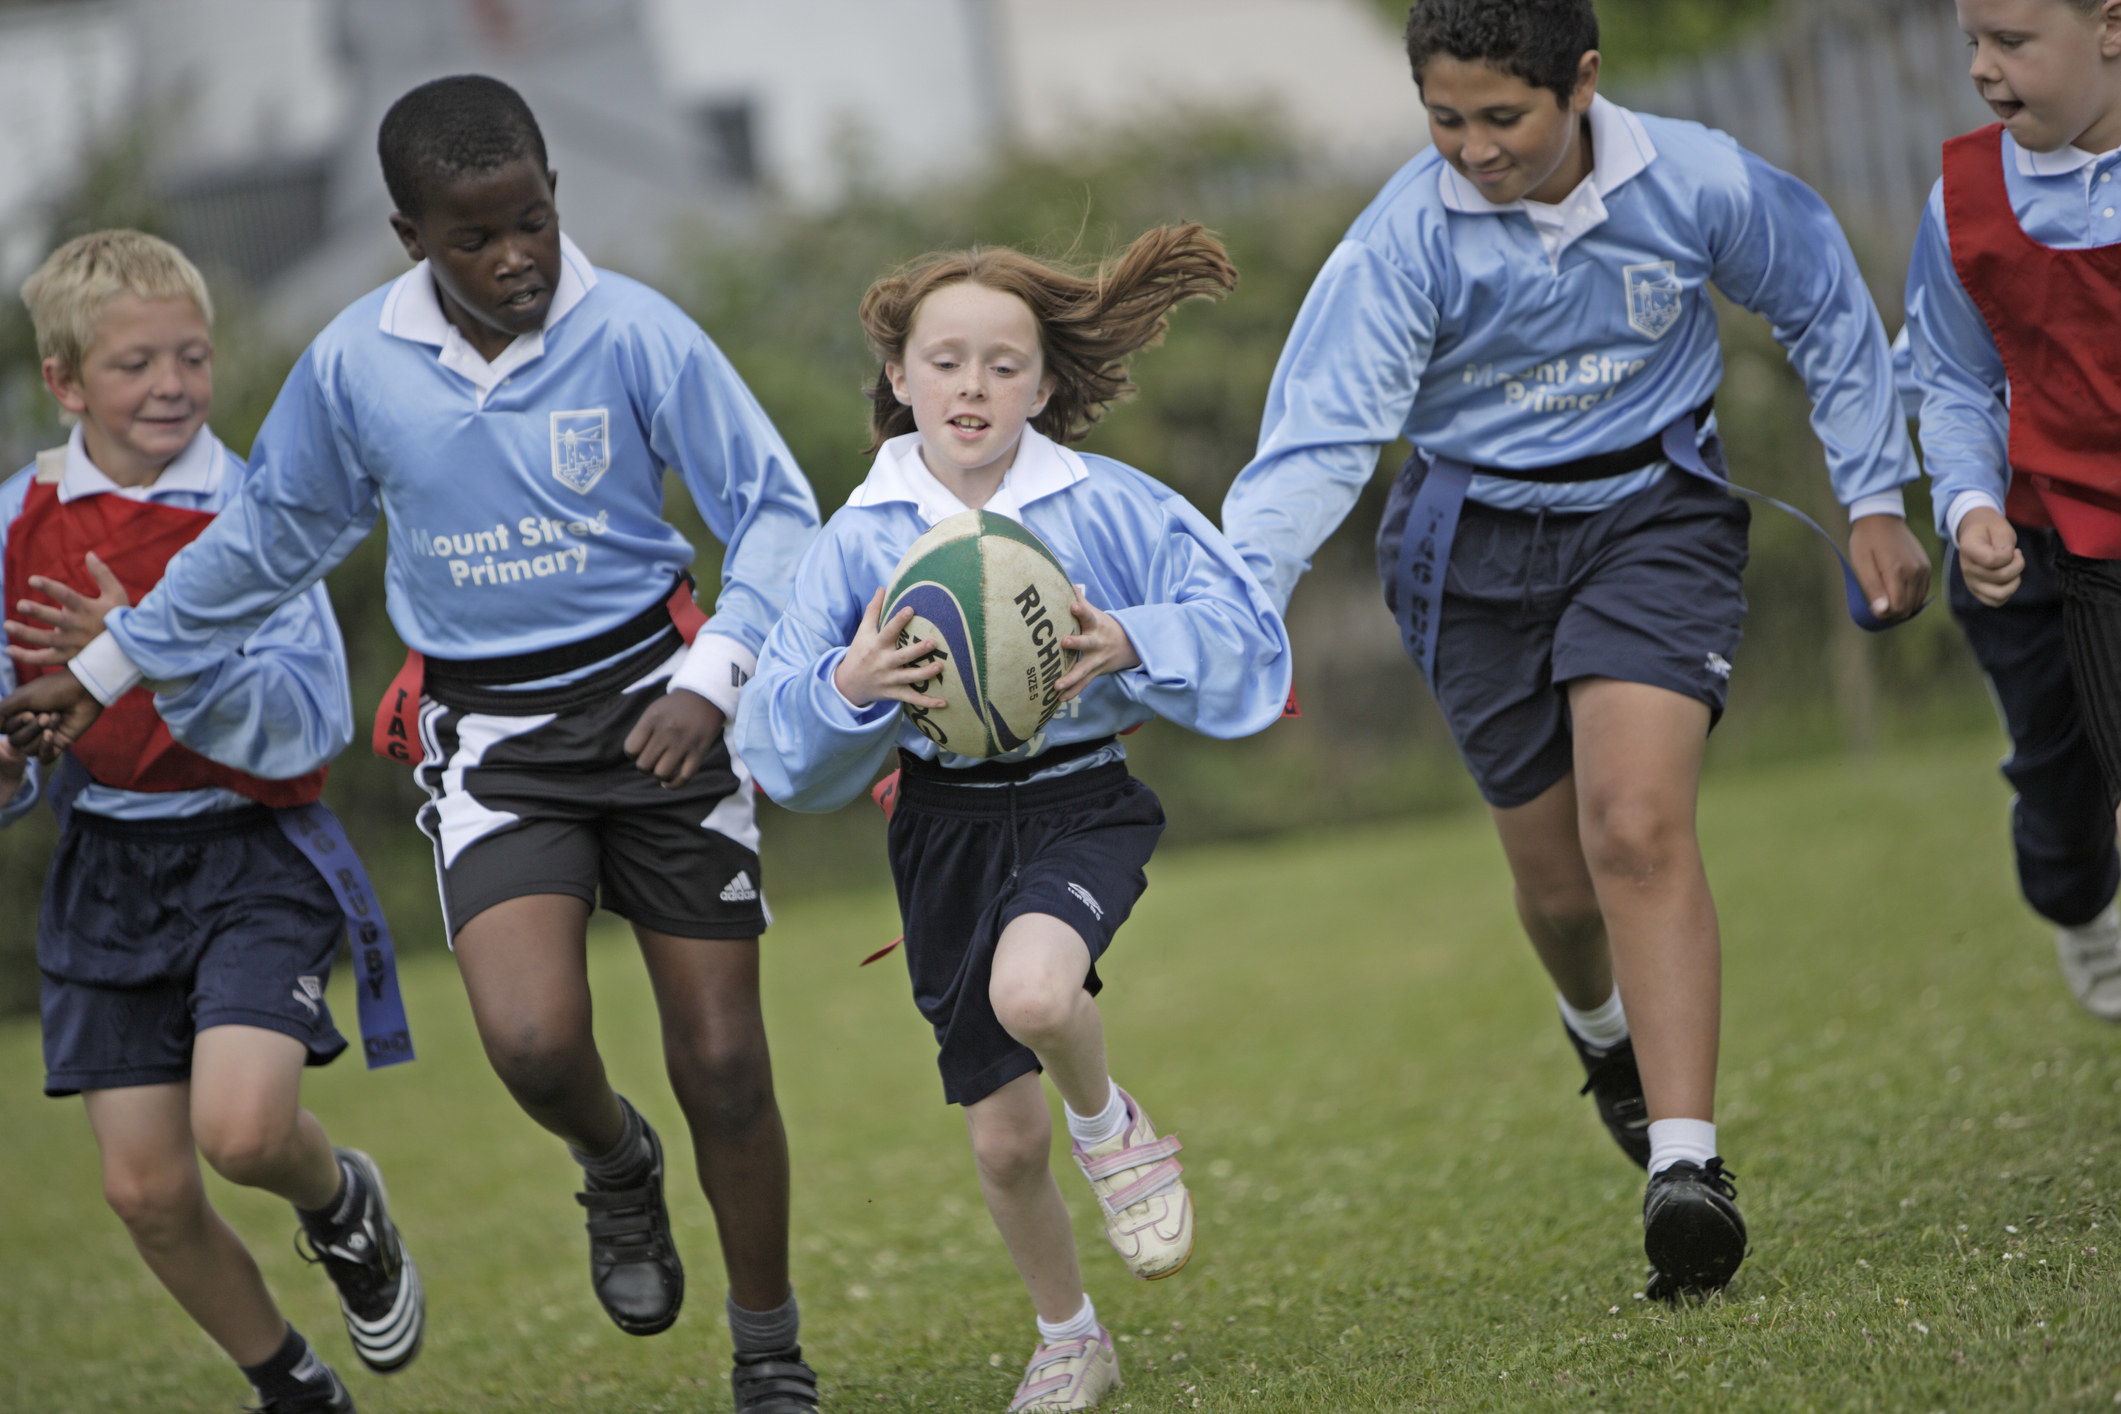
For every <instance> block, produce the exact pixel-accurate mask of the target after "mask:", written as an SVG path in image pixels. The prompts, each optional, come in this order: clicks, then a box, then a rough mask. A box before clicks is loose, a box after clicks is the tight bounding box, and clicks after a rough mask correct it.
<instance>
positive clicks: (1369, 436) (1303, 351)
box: [1223, 98, 1917, 604]
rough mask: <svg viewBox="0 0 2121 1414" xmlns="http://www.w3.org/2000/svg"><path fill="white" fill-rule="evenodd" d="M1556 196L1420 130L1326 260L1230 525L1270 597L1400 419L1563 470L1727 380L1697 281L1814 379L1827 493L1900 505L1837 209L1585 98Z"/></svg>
mask: <svg viewBox="0 0 2121 1414" xmlns="http://www.w3.org/2000/svg"><path fill="white" fill-rule="evenodd" d="M1590 125H1591V137H1592V156H1593V162H1594V166H1593V170H1592V172H1591V175H1590V176H1589V177H1587V178H1586V179H1585V180H1584V181H1583V182H1581V183H1579V184H1578V185H1577V187H1576V189H1575V190H1574V191H1573V192H1572V193H1570V195H1569V197H1568V199H1567V200H1565V201H1563V202H1561V203H1558V204H1556V205H1554V206H1551V207H1547V206H1540V205H1538V204H1536V203H1529V202H1521V201H1520V202H1512V203H1509V204H1507V205H1501V206H1498V205H1495V204H1493V203H1491V202H1489V201H1488V200H1487V198H1485V197H1483V196H1482V195H1481V194H1480V192H1479V190H1478V189H1477V188H1476V187H1474V185H1473V184H1472V183H1471V182H1469V181H1467V180H1466V179H1465V178H1464V177H1461V176H1460V175H1459V174H1458V173H1457V172H1455V171H1453V170H1452V168H1451V167H1450V165H1449V164H1448V163H1446V162H1445V161H1444V160H1443V158H1442V157H1441V156H1440V155H1438V154H1437V152H1436V151H1435V149H1433V148H1431V149H1429V150H1428V151H1425V152H1423V153H1422V154H1421V155H1420V156H1418V157H1416V158H1415V159H1414V160H1413V161H1411V162H1409V163H1408V164H1407V165H1406V166H1405V167H1403V168H1401V169H1400V172H1399V174H1398V175H1397V176H1395V177H1394V178H1393V179H1392V180H1391V181H1390V182H1388V183H1387V184H1386V185H1385V187H1384V190H1383V191H1381V192H1380V193H1379V194H1378V196H1377V199H1376V200H1375V201H1373V202H1372V203H1371V204H1370V207H1369V209H1368V210H1366V211H1365V212H1363V214H1362V215H1361V216H1360V217H1358V218H1357V219H1356V221H1355V224H1354V225H1353V226H1352V227H1350V228H1349V231H1348V234H1347V237H1346V238H1345V239H1344V240H1342V242H1341V243H1340V245H1339V247H1337V248H1336V249H1335V250H1334V252H1333V254H1332V255H1331V256H1330V257H1329V258H1328V259H1327V261H1326V264H1325V267H1324V269H1322V270H1321V271H1320V272H1319V275H1318V279H1317V281H1316V282H1315V283H1314V284H1313V285H1312V287H1311V292H1310V294H1309V295H1308V296H1307V297H1306V298H1305V300H1304V304H1303V308H1302V310H1301V311H1300V312H1299V313H1298V315H1297V317H1296V325H1295V327H1294V328H1293V329H1292V330H1291V331H1290V333H1289V339H1288V343H1287V344H1286V345H1285V346H1284V348H1283V349H1282V354H1281V361H1280V363H1279V364H1278V365H1277V366H1276V368H1275V370H1274V381H1273V383H1272V385H1271V386H1270V388H1269V389H1268V393H1267V410H1266V416H1265V418H1264V420H1263V423H1262V426H1261V429H1260V438H1259V450H1258V452H1257V454H1256V455H1255V456H1254V458H1253V460H1252V462H1251V464H1250V465H1248V466H1246V467H1245V469H1244V470H1243V471H1242V472H1240V473H1239V474H1238V477H1237V479H1236V481H1235V482H1233V483H1232V485H1231V487H1230V491H1229V494H1228V496H1227V497H1226V498H1225V499H1224V501H1223V529H1224V531H1225V533H1227V534H1228V535H1229V537H1230V539H1231V540H1232V541H1233V542H1234V543H1235V544H1236V545H1237V546H1238V548H1239V549H1240V550H1242V551H1243V552H1244V555H1245V560H1246V563H1247V564H1249V565H1250V566H1251V567H1252V569H1253V571H1254V573H1256V574H1257V575H1258V576H1259V579H1260V582H1261V583H1262V584H1264V585H1265V586H1266V588H1267V590H1268V592H1269V593H1270V594H1271V595H1272V596H1273V598H1274V600H1275V602H1276V603H1277V604H1287V603H1288V601H1289V596H1290V594H1291V593H1293V592H1294V590H1295V588H1296V581H1297V579H1298V578H1299V577H1300V576H1301V575H1302V574H1303V572H1304V571H1305V570H1306V569H1308V568H1309V567H1310V562H1309V557H1310V555H1311V553H1312V552H1313V551H1314V550H1316V549H1317V547H1318V546H1319V545H1320V544H1321V543H1323V542H1324V540H1325V538H1326V537H1327V536H1328V535H1330V534H1332V532H1333V530H1334V528H1335V527H1336V526H1338V525H1339V524H1340V522H1341V521H1342V519H1344V518H1345V517H1346V515H1347V513H1348V511H1349V509H1350V508H1352V507H1353V506H1354V504H1355V500H1356V497H1357V496H1358V495H1360V494H1361V492H1362V488H1363V486H1364V485H1365V484H1366V483H1367V482H1368V481H1369V479H1370V477H1371V475H1372V474H1373V473H1374V472H1375V470H1376V466H1377V455H1378V451H1379V449H1380V448H1381V447H1382V446H1384V445H1385V444H1386V443H1389V442H1391V441H1393V440H1395V439H1397V438H1400V437H1405V438H1406V439H1408V440H1409V441H1411V442H1412V443H1413V444H1414V445H1415V446H1417V447H1420V448H1422V449H1424V450H1426V451H1428V452H1430V453H1436V454H1442V455H1446V456H1450V457H1454V458H1457V459H1458V460H1460V461H1464V462H1470V463H1472V464H1474V465H1485V466H1501V467H1528V468H1529V467H1541V466H1553V465H1557V464H1559V463H1562V462H1567V461H1572V460H1575V459H1577V458H1579V457H1584V456H1589V455H1593V454H1595V453H1599V452H1609V451H1617V450H1620V449H1622V448H1625V447H1629V446H1632V445H1634V444H1635V443H1637V442H1640V441H1642V440H1644V439H1645V438H1647V437H1651V436H1654V435H1655V434H1656V433H1657V432H1659V431H1661V430H1662V429H1663V428H1664V427H1666V426H1667V425H1669V424H1671V423H1672V422H1675V421H1677V420H1678V419H1679V418H1681V417H1683V416H1685V415H1686V414H1687V413H1689V412H1691V411H1692V410H1693V409H1694V408H1696V407H1699V406H1700V405H1701V404H1702V403H1704V402H1706V401H1707V400H1708V398H1709V396H1710V394H1712V393H1713V392H1715V390H1716V386H1717V384H1718V383H1719V382H1721V381H1722V377H1723V358H1722V351H1721V349H1720V347H1719V345H1718V342H1717V331H1716V311H1715V308H1714V306H1713V305H1712V303H1711V302H1710V299H1709V295H1708V286H1709V285H1711V284H1713V285H1714V286H1715V287H1716V288H1717V289H1719V290H1721V291H1722V292H1723V293H1724V294H1725V295H1726V296H1727V297H1729V298H1730V299H1731V300H1732V301H1733V302H1735V303H1737V304H1739V305H1741V306H1743V307H1744V308H1746V309H1749V310H1753V311H1755V312H1756V313H1759V314H1762V315H1765V316H1766V317H1767V318H1768V320H1769V321H1770V323H1771V324H1772V325H1773V327H1774V332H1775V337H1776V338H1777V339H1778V340H1779V341H1780V342H1781V343H1782V345H1783V346H1784V347H1785V348H1786V349H1788V350H1789V356H1790V361H1791V362H1792V363H1793V364H1794V365H1795V366H1796V368H1797V371H1798V373H1799V374H1800V375H1801V376H1802V377H1803V379H1804V382H1805V386H1806V388H1807V389H1808V390H1809V392H1810V394H1811V397H1812V404H1813V409H1812V428H1813V431H1814V432H1816V433H1817V434H1818V437H1819V439H1820V441H1821V442H1822V443H1823V444H1824V445H1825V448H1826V460H1827V468H1828V471H1829V473H1830V474H1831V476H1832V478H1833V484H1834V491H1835V494H1836V496H1837V497H1838V498H1839V499H1840V500H1841V502H1842V503H1843V504H1844V505H1847V506H1848V507H1849V509H1850V512H1851V514H1852V515H1859V516H1860V515H1877V514H1891V515H1899V514H1902V513H1903V512H1902V507H1901V499H1900V492H1899V488H1900V487H1901V486H1902V485H1904V484H1905V483H1907V482H1909V481H1912V480H1913V479H1914V478H1915V476H1916V475H1917V471H1916V466H1915V459H1914V451H1913V448H1912V446H1911V445H1910V444H1909V442H1908V437H1907V429H1906V426H1905V425H1904V423H1903V422H1902V419H1901V416H1900V411H1899V407H1898V404H1897V403H1896V401H1895V399H1894V393H1893V373H1892V361H1891V358H1890V356H1889V354H1888V352H1887V346H1886V339H1885V331H1884V329H1883V328H1882V327H1881V326H1880V324H1879V320H1878V312H1877V308H1876V306H1875V305H1874V304H1873V303H1872V301H1871V297H1870V294H1869V292H1868V291H1867V290H1866V289H1865V288H1864V285H1863V280H1862V277H1861V275H1860V274H1859V273H1858V271H1857V268H1856V261H1855V257H1854V255H1853V254H1852V253H1851V252H1850V250H1849V246H1848V241H1847V238H1846V237H1845V236H1843V234H1842V232H1841V228H1840V226H1839V225H1838V224H1837V223H1836V222H1835V220H1834V216H1833V213H1832V212H1831V211H1829V210H1828V209H1827V207H1826V203H1825V202H1823V201H1821V200H1820V199H1819V197H1818V196H1817V195H1816V194H1815V193H1813V192H1812V191H1811V190H1810V189H1809V188H1808V187H1806V186H1805V185H1804V184H1803V183H1802V182H1799V181H1798V180H1797V179H1796V178H1794V177H1792V176H1790V175H1788V174H1787V173H1784V172H1780V171H1777V170H1776V169H1775V168H1773V167H1771V166H1769V165H1768V164H1767V163H1765V162H1763V161H1761V160H1760V159H1759V158H1757V157H1755V156H1753V155H1752V154H1751V153H1749V152H1747V151H1745V150H1744V149H1743V148H1741V147H1739V146H1738V144H1737V143H1735V142H1733V141H1732V140H1731V139H1730V138H1729V137H1728V136H1726V135H1725V134H1723V133H1720V132H1715V131H1712V130H1710V129H1708V128H1704V127H1702V126H1700V125H1699V124H1696V123H1687V122H1680V121H1677V120H1674V119H1669V118H1656V117H1650V116H1647V115H1640V114H1636V113H1632V112H1629V111H1628V110H1627V109H1624V108H1621V107H1619V106H1618V105H1616V104H1613V103H1610V102H1608V101H1606V100H1605V99H1603V98H1600V99H1596V100H1594V101H1593V103H1592V106H1591V113H1590ZM1667 469H1668V466H1667V464H1666V463H1662V462H1659V463H1657V464H1655V465H1652V466H1649V467H1645V468H1643V469H1642V470H1640V471H1636V472H1632V473H1629V474H1628V475H1625V476H1619V477H1612V478H1609V479H1606V480H1602V481H1590V482H1581V483H1576V484H1572V485H1553V484H1537V483H1532V482H1524V481H1512V480H1508V479H1504V478H1496V477H1486V476H1480V477H1475V478H1474V479H1473V482H1472V486H1471V488H1470V490H1469V492H1468V494H1469V495H1470V496H1471V497H1472V499H1474V500H1476V501H1479V502H1481V503H1483V504H1485V505H1490V506H1495V507H1498V508H1500V509H1504V510H1534V509H1545V510H1549V511H1594V510H1602V509H1604V508H1605V507H1608V506H1611V505H1614V504H1616V503H1618V502H1619V501H1621V500H1623V499H1625V498H1626V497H1628V496H1632V495H1634V494H1636V493H1637V492H1639V491H1641V490H1643V489H1645V488H1646V487H1648V486H1649V485H1651V484H1652V483H1653V482H1655V481H1656V480H1657V478H1658V477H1660V476H1662V475H1664V474H1665V472H1666V470H1667Z"/></svg>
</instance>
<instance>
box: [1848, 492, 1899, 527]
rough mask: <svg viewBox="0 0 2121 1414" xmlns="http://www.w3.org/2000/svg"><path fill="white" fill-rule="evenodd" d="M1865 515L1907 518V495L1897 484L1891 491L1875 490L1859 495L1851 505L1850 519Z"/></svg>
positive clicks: (1858, 518)
mask: <svg viewBox="0 0 2121 1414" xmlns="http://www.w3.org/2000/svg"><path fill="white" fill-rule="evenodd" d="M1865 516H1896V517H1898V518H1899V519H1901V520H1906V519H1907V497H1905V496H1903V495H1901V494H1900V488H1899V487H1897V486H1895V487H1894V488H1893V489H1892V490H1890V491H1874V492H1872V493H1871V494H1870V495H1868V496H1858V497H1857V498H1856V499H1855V501H1854V503H1853V504H1851V505H1850V506H1849V519H1850V520H1851V521H1858V520H1862V519H1863V518H1864V517H1865Z"/></svg>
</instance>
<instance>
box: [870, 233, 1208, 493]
mask: <svg viewBox="0 0 2121 1414" xmlns="http://www.w3.org/2000/svg"><path fill="white" fill-rule="evenodd" d="M967 281H969V282H971V283H973V284H977V285H985V286H986V287H987V288H988V289H990V290H999V291H1001V292H1002V293H1003V294H1009V295H1015V296H1016V297H1017V298H1018V299H1021V300H1022V301H1023V302H1024V303H1025V304H1027V305H1029V306H1030V307H1031V313H1032V316H1033V317H1034V318H1035V319H1036V320H1037V321H1038V336H1039V345H1040V352H1041V353H1042V354H1043V355H1044V357H1045V363H1046V372H1047V373H1048V374H1049V375H1051V376H1052V378H1053V380H1054V382H1053V396H1052V397H1050V398H1048V399H1047V400H1046V406H1045V410H1044V411H1042V412H1040V413H1039V415H1038V416H1037V417H1034V418H1032V419H1031V425H1032V426H1033V427H1036V428H1037V429H1038V430H1039V431H1040V432H1043V433H1044V434H1045V435H1046V436H1048V437H1051V438H1052V439H1053V440H1054V441H1056V442H1079V441H1081V440H1082V439H1083V438H1084V437H1085V436H1087V435H1089V432H1090V428H1091V426H1092V425H1093V424H1095V423H1096V421H1097V420H1098V419H1099V418H1100V417H1103V416H1104V415H1105V409H1106V407H1108V406H1109V405H1111V404H1112V403H1115V402H1118V401H1120V400H1121V399H1123V398H1126V397H1128V396H1130V395H1132V393H1133V392H1134V384H1133V382H1132V381H1131V380H1130V379H1129V378H1128V377H1127V357H1128V355H1130V354H1132V353H1134V352H1135V351H1136V350H1138V349H1142V348H1146V347H1147V346H1149V345H1150V344H1154V343H1156V342H1157V341H1158V340H1160V339H1162V338H1163V336H1164V327H1165V325H1166V324H1167V322H1168V321H1167V320H1166V318H1165V316H1166V315H1167V314H1169V313H1170V311H1171V308H1172V306H1173V305H1176V304H1178V303H1179V302H1180V301H1182V300H1189V299H1221V298H1222V297H1223V296H1224V295H1226V294H1228V293H1229V292H1230V291H1231V290H1232V289H1235V288H1236V286H1237V267H1236V266H1234V265H1232V264H1231V263H1230V257H1229V255H1228V254H1227V253H1226V252H1225V251H1224V250H1223V245H1222V242H1221V241H1219V240H1217V239H1216V238H1215V236H1214V235H1213V234H1212V233H1211V232H1210V231H1209V230H1208V229H1207V228H1206V227H1204V226H1202V225H1200V224H1199V223H1198V222H1192V221H1189V222H1187V223H1186V224H1184V225H1182V226H1158V227H1156V228H1154V229H1153V230H1149V231H1145V232H1143V233H1142V234H1141V235H1139V236H1137V237H1135V239H1134V241H1133V242H1132V243H1131V244H1129V245H1128V246H1127V248H1126V249H1125V250H1123V251H1121V252H1119V254H1117V255H1115V256H1113V257H1112V258H1111V259H1109V260H1107V261H1105V262H1104V263H1103V264H1102V265H1100V266H1098V267H1097V269H1095V270H1094V271H1091V272H1089V273H1088V274H1083V273H1081V272H1078V271H1075V270H1070V269H1067V268H1065V267H1062V266H1058V265H1050V264H1047V263H1046V262H1045V261H1042V260H1034V259H1032V258H1031V257H1030V256H1028V255H1025V254H1023V253H1022V252H1021V251H1015V250H1011V249H1009V248H1008V247H1007V246H975V247H974V248H972V249H971V250H952V251H938V252H936V253H934V254H931V255H924V256H922V257H921V258H920V259H918V260H915V261H913V262H912V263H910V264H908V265H905V266H903V267H901V268H900V269H898V270H896V271H894V272H892V273H891V274H889V275H886V276H885V277H884V278H883V279H881V280H879V281H877V282H876V283H875V284H873V285H871V286H870V287H869V292H868V293H867V294H865V295H863V296H862V311H861V319H862V331H863V332H864V333H865V334H867V335H868V336H869V350H870V352H872V353H874V354H875V355H876V356H877V358H879V359H881V360H882V361H883V362H884V363H886V364H893V363H902V362H904V361H905V357H906V339H907V337H908V336H909V335H910V334H911V333H912V332H913V316H914V314H915V313H916V312H917V311H918V310H919V309H920V307H921V301H922V300H924V299H926V298H928V296H930V295H932V294H934V293H935V292H936V291H937V290H940V289H942V288H944V287H945V286H948V285H956V284H962V283H965V282H967ZM869 401H870V403H871V404H872V409H871V412H870V418H869V430H870V436H871V441H870V445H869V450H870V451H871V452H874V451H876V450H877V448H879V447H881V446H883V445H884V443H886V442H888V441H890V440H891V439H892V438H893V437H896V436H899V435H900V434H902V433H906V432H911V431H913V430H914V425H913V409H912V408H910V407H907V406H906V405H905V404H904V403H902V402H900V401H899V400H898V397H897V395H896V394H895V393H893V392H892V390H891V375H890V371H889V369H884V370H880V371H879V372H878V373H877V376H876V381H875V382H874V383H873V384H872V385H871V386H870V388H869Z"/></svg>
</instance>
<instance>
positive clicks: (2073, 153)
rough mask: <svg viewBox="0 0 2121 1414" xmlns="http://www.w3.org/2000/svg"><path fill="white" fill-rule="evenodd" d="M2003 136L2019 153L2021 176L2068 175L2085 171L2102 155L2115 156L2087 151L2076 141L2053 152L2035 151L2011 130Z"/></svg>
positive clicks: (2019, 173)
mask: <svg viewBox="0 0 2121 1414" xmlns="http://www.w3.org/2000/svg"><path fill="white" fill-rule="evenodd" d="M2003 136H2004V140H2005V141H2007V142H2009V143H2010V145H2011V151H2012V152H2013V153H2015V154H2016V155H2017V159H2018V175H2019V176H2021V177H2066V176H2069V175H2070V174H2071V173H2072V172H2081V171H2083V170H2084V169H2085V168H2086V167H2089V166H2091V165H2092V163H2094V162H2097V161H2098V160H2100V159H2101V158H2102V157H2111V156H2113V153H2110V152H2086V151H2085V150H2084V149H2083V148H2081V147H2078V146H2077V145H2076V144H2075V143H2072V144H2070V145H2069V146H2068V147H2058V148H2056V149H2055V150H2054V151H2053V152H2035V151H2033V150H2032V149H2031V148H2029V147H2022V146H2020V145H2019V143H2018V140H2017V139H2016V138H2014V137H2012V136H2011V135H2010V133H2009V132H2005V133H2004V134H2003Z"/></svg>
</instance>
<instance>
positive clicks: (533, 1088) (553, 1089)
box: [486, 1028, 597, 1111]
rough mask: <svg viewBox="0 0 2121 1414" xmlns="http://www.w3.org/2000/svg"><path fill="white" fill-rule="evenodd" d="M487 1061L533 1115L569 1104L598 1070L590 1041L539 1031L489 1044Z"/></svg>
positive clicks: (522, 1032)
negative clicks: (579, 1087) (592, 1073)
mask: <svg viewBox="0 0 2121 1414" xmlns="http://www.w3.org/2000/svg"><path fill="white" fill-rule="evenodd" d="M486 1058H487V1060H488V1061H490V1062H491V1063H492V1065H493V1070H494V1074H496V1075H498V1076H500V1077H501V1083H502V1084H503V1085H506V1086H507V1087H508V1093H509V1094H511V1095H513V1096H515V1099H516V1103H517V1104H519V1105H522V1106H523V1107H524V1108H525V1109H527V1110H531V1111H538V1110H542V1109H549V1108H553V1107H556V1106H560V1105H563V1104H565V1103H566V1101H567V1099H568V1097H569V1096H571V1095H572V1094H573V1093H574V1091H575V1088H576V1087H577V1086H578V1085H580V1084H581V1083H582V1077H583V1076H584V1075H585V1074H586V1073H590V1072H594V1071H595V1070H596V1069H597V1056H596V1048H595V1046H594V1044H593V1043H591V1042H589V1041H588V1040H587V1039H586V1038H572V1037H559V1036H554V1035H552V1034H550V1033H548V1032H544V1031H541V1030H538V1029H536V1028H525V1029H522V1030H519V1031H514V1032H511V1033H510V1034H508V1035H507V1036H504V1037H497V1038H493V1039H490V1040H488V1041H487V1043H486Z"/></svg>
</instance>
